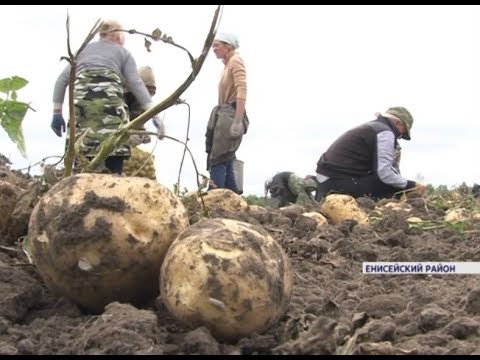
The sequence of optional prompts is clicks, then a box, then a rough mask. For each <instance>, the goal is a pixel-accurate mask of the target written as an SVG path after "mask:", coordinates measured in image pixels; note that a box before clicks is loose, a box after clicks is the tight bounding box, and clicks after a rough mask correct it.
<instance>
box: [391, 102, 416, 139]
mask: <svg viewBox="0 0 480 360" xmlns="http://www.w3.org/2000/svg"><path fill="white" fill-rule="evenodd" d="M386 113H387V114H390V115H393V116H395V117H396V118H398V119H399V120H401V121H402V122H403V123H404V124H405V127H406V128H407V132H406V134H403V138H404V139H405V140H410V130H411V129H412V125H413V117H412V115H411V114H410V112H409V111H408V110H407V109H405V108H404V107H402V106H394V107H391V108H390V109H388V110H387V111H386Z"/></svg>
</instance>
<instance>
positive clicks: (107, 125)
mask: <svg viewBox="0 0 480 360" xmlns="http://www.w3.org/2000/svg"><path fill="white" fill-rule="evenodd" d="M118 30H122V26H121V25H120V24H119V23H118V22H117V21H115V20H108V21H104V22H103V23H102V24H101V25H100V39H99V40H98V41H94V42H90V43H89V44H87V46H86V47H85V49H84V50H83V51H82V52H81V53H80V54H79V56H78V59H77V68H76V80H75V84H74V87H75V88H74V102H75V119H76V122H75V128H76V139H75V141H76V140H78V138H79V137H80V136H82V133H84V132H85V131H86V130H87V129H89V130H88V132H87V133H86V135H85V136H84V138H83V141H82V143H81V144H80V154H81V155H83V156H85V157H86V158H87V159H89V160H91V159H93V158H94V157H95V156H96V154H97V152H98V147H99V145H100V143H101V142H102V141H103V140H105V139H106V138H107V137H108V136H109V135H111V134H112V133H114V132H116V131H117V130H118V128H119V127H120V126H123V125H125V124H126V123H128V121H129V118H128V112H127V107H126V105H125V100H124V84H123V80H125V82H126V84H125V85H126V86H127V87H128V88H129V89H130V90H131V91H132V93H133V94H134V95H135V97H136V98H137V99H138V101H139V103H140V104H141V105H142V107H143V109H144V110H147V109H149V108H150V107H151V106H152V99H151V97H150V95H149V93H148V91H147V88H146V87H145V84H144V83H143V81H142V80H141V79H140V77H139V75H138V72H137V66H136V63H135V60H134V58H133V56H132V55H131V53H130V52H129V51H128V50H126V49H125V48H124V44H125V34H124V32H122V31H118ZM69 74H70V65H67V67H66V68H65V69H64V70H63V71H62V73H61V74H60V75H59V77H58V79H57V81H56V83H55V88H54V93H53V120H52V123H51V127H52V130H53V131H54V132H55V134H56V135H57V136H59V137H61V136H62V132H65V130H66V125H65V120H64V119H63V116H62V107H63V101H64V98H65V91H66V88H67V86H68V80H69ZM153 122H154V124H155V126H156V127H157V128H158V129H159V137H161V136H162V135H164V131H165V129H164V125H163V123H162V122H161V120H160V119H159V118H158V117H154V118H153ZM67 141H68V140H67ZM129 156H130V147H129V146H128V144H121V145H120V146H118V147H117V148H116V149H115V150H114V151H113V152H112V153H111V154H110V155H109V156H108V157H107V158H106V160H105V167H106V168H107V169H108V170H109V171H110V172H111V173H116V174H121V173H122V171H123V161H124V159H126V158H128V157H129Z"/></svg>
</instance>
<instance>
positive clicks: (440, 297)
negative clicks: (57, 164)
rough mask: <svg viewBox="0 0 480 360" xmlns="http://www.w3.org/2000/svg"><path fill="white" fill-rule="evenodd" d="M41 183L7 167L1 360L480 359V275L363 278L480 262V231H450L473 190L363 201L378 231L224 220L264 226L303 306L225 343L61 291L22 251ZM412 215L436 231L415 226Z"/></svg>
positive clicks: (269, 218) (278, 220)
mask: <svg viewBox="0 0 480 360" xmlns="http://www.w3.org/2000/svg"><path fill="white" fill-rule="evenodd" d="M42 181H43V179H42V178H32V177H30V176H27V175H24V174H20V173H16V172H14V171H11V170H10V169H9V164H8V163H6V162H5V161H4V162H3V163H1V164H0V182H5V183H8V184H11V185H12V186H10V187H8V186H7V185H4V186H3V187H1V186H0V190H2V189H4V191H0V201H1V204H0V211H3V213H1V214H0V216H1V218H2V221H3V223H4V228H3V229H2V228H0V245H1V246H0V355H10V354H21V355H30V354H58V355H60V354H115V355H126V354H214V355H215V354H367V355H370V354H387V355H389V354H442V355H444V354H445V355H446V354H462V355H463V354H480V337H479V327H480V276H479V275H458V274H450V275H422V274H420V275H370V274H363V273H362V262H364V261H370V262H372V261H389V262H404V261H414V262H425V261H430V262H432V261H433V262H464V261H480V236H479V234H480V222H479V221H478V220H477V221H475V220H473V219H471V220H469V221H468V222H464V223H461V226H460V225H456V226H453V225H452V224H451V223H445V222H444V221H443V220H444V216H445V214H446V211H447V210H448V209H450V208H454V207H459V206H466V205H468V206H469V209H470V210H472V209H473V208H475V207H476V208H478V207H479V204H478V202H477V201H478V200H475V199H473V197H470V195H469V193H468V192H463V193H462V192H461V191H457V192H456V193H455V196H451V194H448V195H444V196H443V197H442V196H436V197H430V198H427V197H424V198H413V199H406V200H404V201H401V202H400V201H393V202H396V203H398V204H399V205H401V207H402V208H403V210H402V209H400V210H392V209H390V208H388V207H385V206H384V205H385V204H386V203H388V202H391V201H390V200H389V201H386V200H383V201H382V202H379V203H374V202H373V201H372V200H370V199H366V198H362V199H358V203H359V205H360V207H361V208H362V209H363V210H364V211H366V212H367V214H369V216H370V225H359V224H357V223H356V222H354V221H344V222H342V223H340V224H338V225H335V226H334V225H330V224H327V225H324V226H321V227H318V228H317V227H316V224H315V222H312V221H313V220H311V219H309V218H306V217H304V216H302V215H301V214H302V213H303V212H304V209H301V208H299V207H296V206H294V207H293V208H292V207H290V208H289V209H286V210H283V211H281V210H278V209H270V208H268V209H267V211H266V212H259V211H245V212H237V213H232V212H227V213H225V212H218V213H215V212H213V213H212V214H211V215H212V216H213V217H220V216H221V217H226V218H231V219H237V220H241V221H245V222H248V223H251V224H255V225H257V226H260V227H262V228H263V229H264V230H265V231H267V232H268V233H269V234H271V235H272V237H273V238H275V239H276V240H277V241H278V242H279V244H280V245H281V246H282V247H283V249H284V250H285V251H286V253H287V254H288V255H289V257H290V260H291V263H292V265H293V271H294V286H293V296H292V299H291V303H290V305H289V307H288V310H287V312H286V314H285V315H284V316H283V317H282V318H281V319H280V321H279V322H278V323H277V324H275V325H274V326H272V327H271V328H270V329H268V330H267V331H265V332H264V333H261V334H252V335H251V336H249V337H245V338H242V339H240V340H239V341H238V342H236V343H222V342H219V341H217V340H216V339H215V338H214V337H213V336H212V335H211V333H210V332H209V330H207V329H206V328H204V327H199V328H194V329H190V328H186V327H185V326H183V325H182V324H180V323H178V322H177V321H176V320H175V319H174V318H173V317H172V316H171V315H170V314H169V313H168V311H167V310H166V308H165V307H164V306H163V304H162V301H161V299H160V298H157V300H156V302H155V304H154V305H153V306H152V307H150V308H142V309H140V308H136V307H134V306H132V305H130V304H120V303H111V304H109V305H108V306H107V307H106V308H105V311H104V312H103V313H102V314H101V315H90V314H85V313H82V312H81V310H80V309H79V308H78V307H77V306H76V305H75V304H73V303H70V302H69V301H68V300H66V299H64V298H58V297H56V296H55V295H54V294H52V293H50V291H49V290H48V289H47V288H46V287H45V286H44V284H43V281H42V280H41V278H40V276H39V274H38V272H37V270H36V268H35V266H34V265H31V264H30V263H29V261H28V258H27V256H26V255H25V252H23V250H22V247H21V246H20V245H19V241H18V239H22V237H23V236H25V235H26V234H27V231H28V217H29V213H30V212H31V209H32V208H33V206H34V205H35V203H36V202H37V201H38V198H39V197H40V196H42V194H43V193H44V192H45V191H46V190H48V188H49V184H48V183H46V182H45V181H43V182H42ZM0 185H1V184H0ZM7 187H8V189H7ZM19 189H20V190H19ZM2 196H3V197H2ZM447 196H448V197H447ZM7 197H8V199H14V200H11V201H10V202H8V201H7V200H6V199H7ZM472 199H473V200H472ZM467 200H468V202H467ZM7 205H8V206H7ZM412 216H415V217H419V218H421V219H423V220H428V221H430V222H431V224H432V226H423V227H421V226H412V225H411V224H410V225H409V223H408V222H407V221H406V219H407V218H409V217H412ZM194 218H197V219H198V216H197V217H195V216H191V219H194ZM1 224H2V223H0V225H1Z"/></svg>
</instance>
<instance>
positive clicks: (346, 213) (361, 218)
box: [320, 194, 369, 225]
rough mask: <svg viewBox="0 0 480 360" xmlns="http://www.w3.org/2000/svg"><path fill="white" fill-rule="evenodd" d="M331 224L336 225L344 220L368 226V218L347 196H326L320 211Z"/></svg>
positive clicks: (352, 199)
mask: <svg viewBox="0 0 480 360" xmlns="http://www.w3.org/2000/svg"><path fill="white" fill-rule="evenodd" d="M320 211H321V212H322V213H323V214H324V215H325V216H326V217H327V218H328V219H329V220H330V221H331V222H332V224H334V225H336V224H339V223H341V222H342V221H344V220H356V221H357V222H358V223H359V224H368V223H369V221H368V216H367V214H366V213H365V211H363V210H362V209H361V208H360V207H359V206H358V204H357V202H356V201H355V199H354V198H353V197H351V196H349V195H341V194H332V195H328V196H327V197H326V198H325V200H324V202H323V204H322V207H321V210H320Z"/></svg>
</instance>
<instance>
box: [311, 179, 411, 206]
mask: <svg viewBox="0 0 480 360" xmlns="http://www.w3.org/2000/svg"><path fill="white" fill-rule="evenodd" d="M399 191H401V189H398V188H395V187H393V186H391V185H387V184H385V183H383V182H382V181H381V180H380V179H379V178H378V176H377V175H369V176H364V177H343V178H330V179H328V180H327V181H324V182H323V183H318V185H317V193H316V196H315V200H317V201H320V200H321V199H322V198H323V197H325V196H327V195H328V194H345V195H351V196H353V197H354V198H357V197H362V196H367V197H370V198H372V199H374V200H378V199H381V198H390V197H393V196H394V195H395V193H397V192H399Z"/></svg>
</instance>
